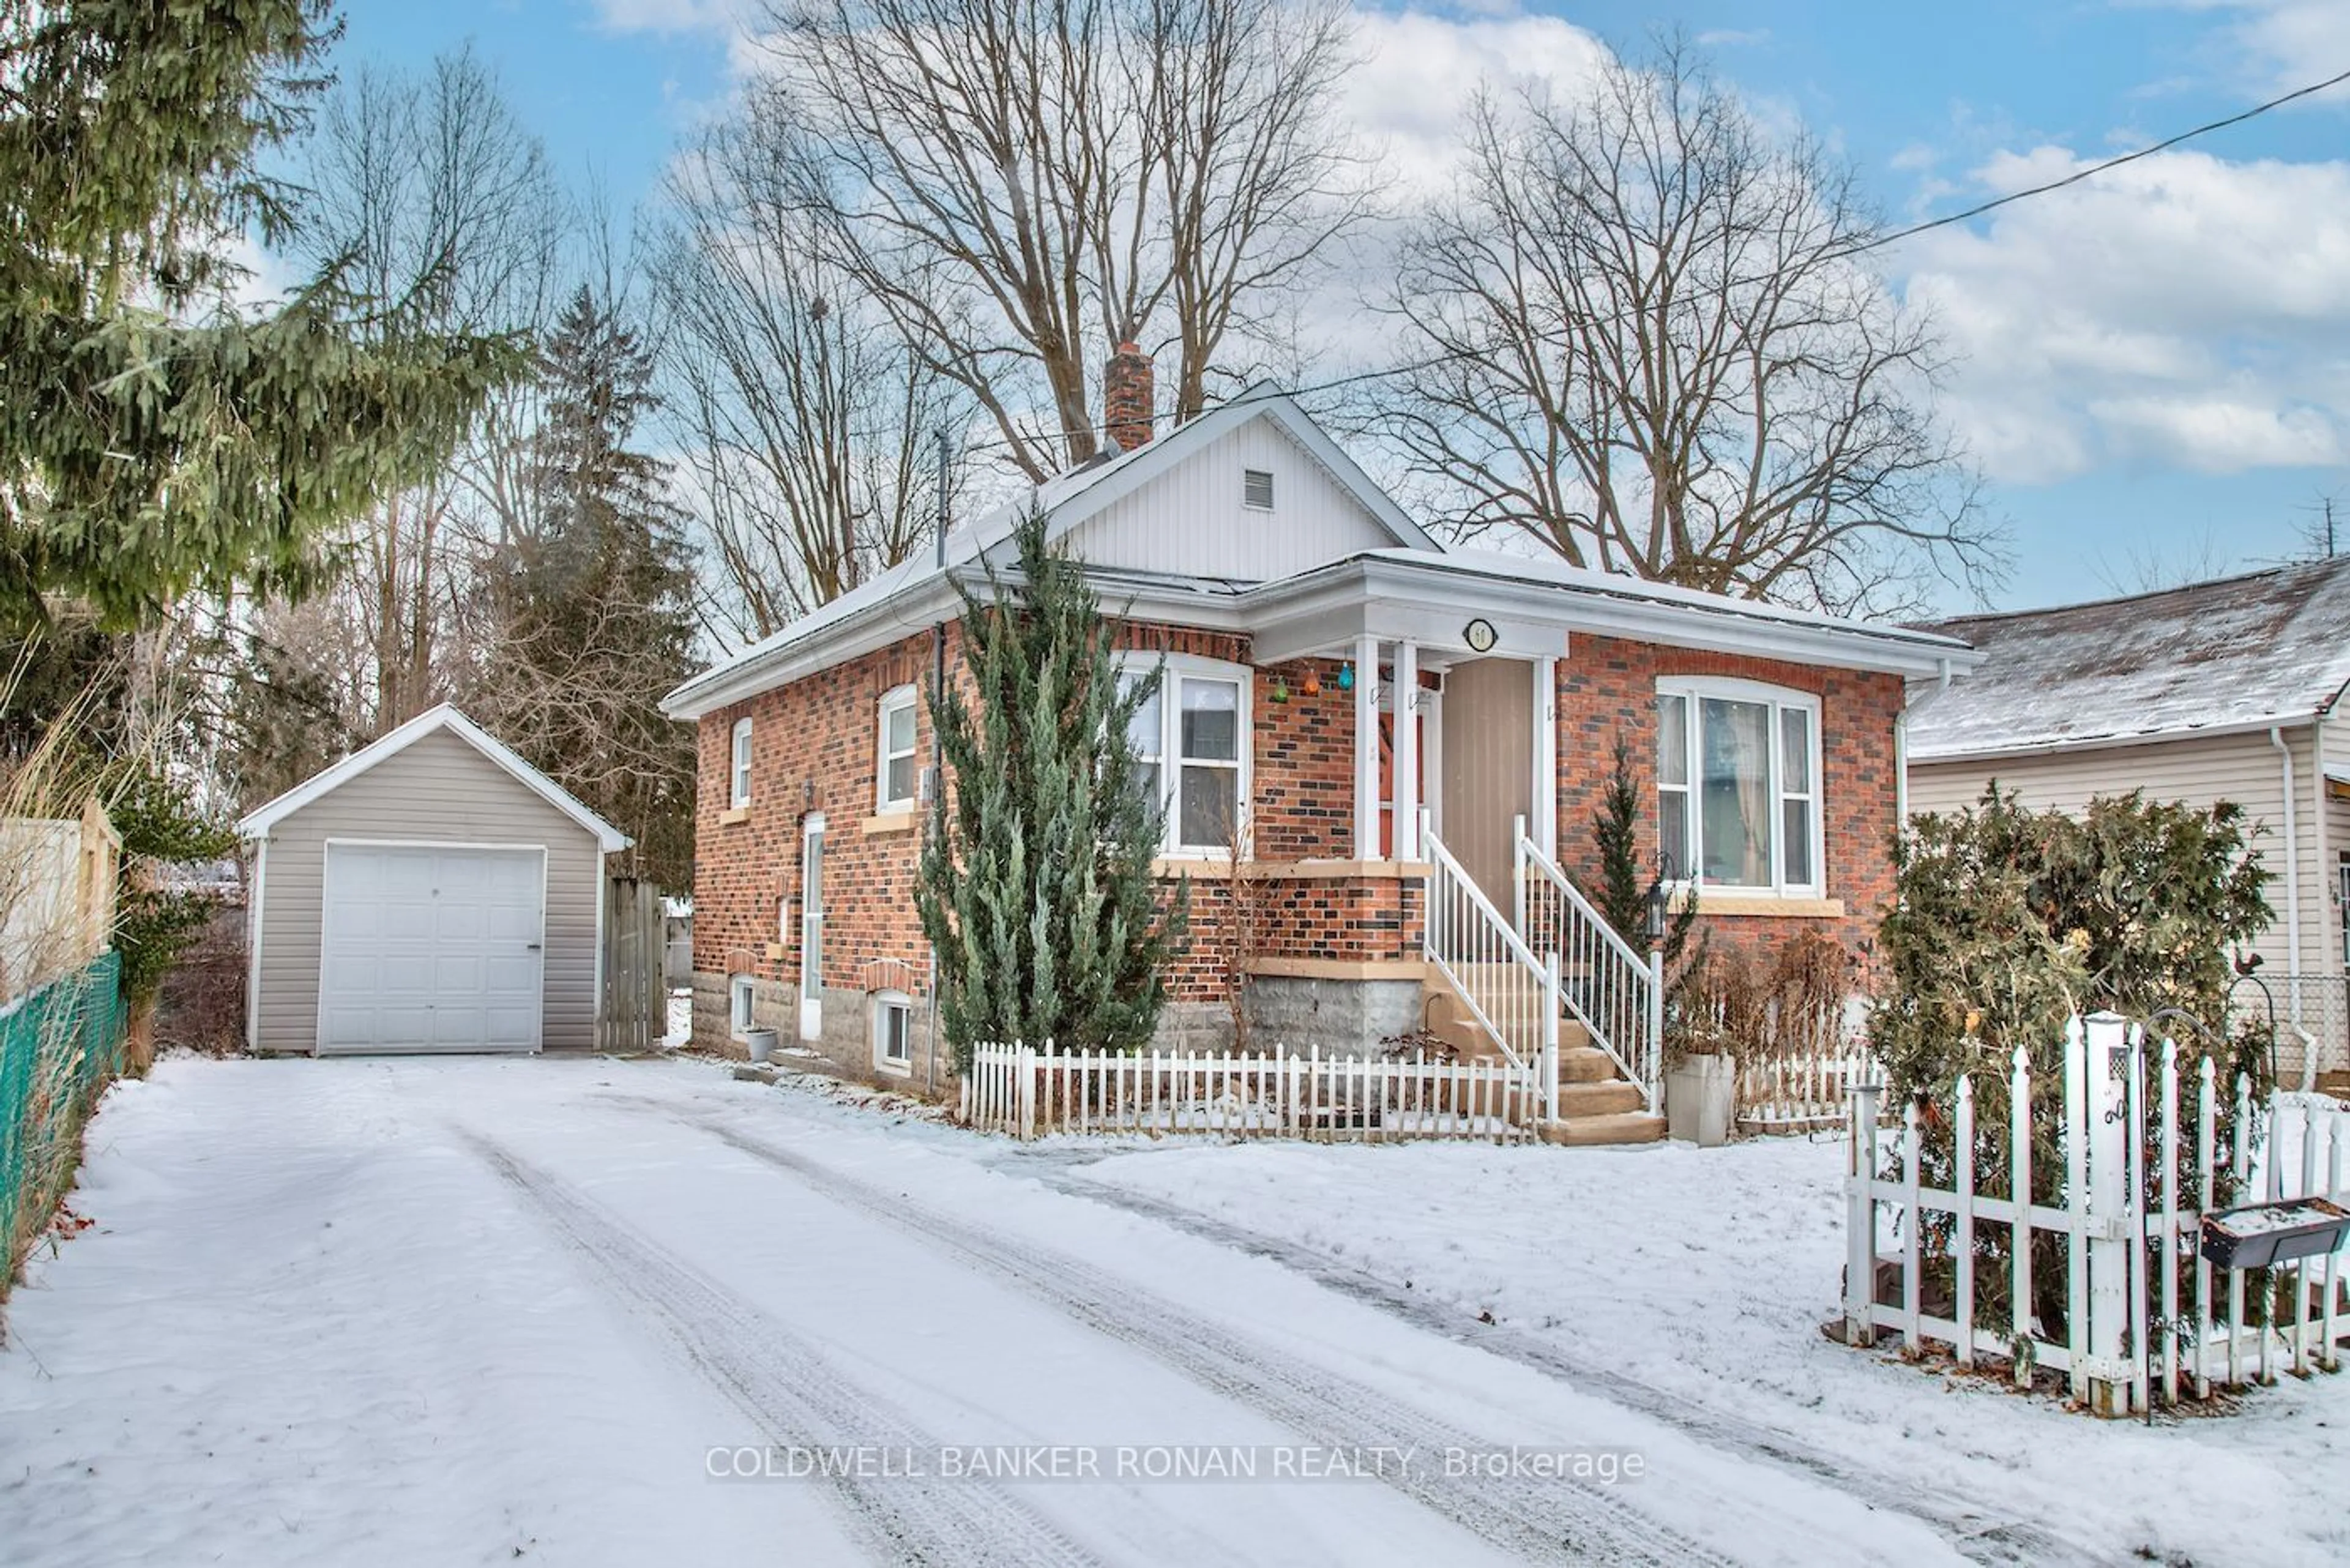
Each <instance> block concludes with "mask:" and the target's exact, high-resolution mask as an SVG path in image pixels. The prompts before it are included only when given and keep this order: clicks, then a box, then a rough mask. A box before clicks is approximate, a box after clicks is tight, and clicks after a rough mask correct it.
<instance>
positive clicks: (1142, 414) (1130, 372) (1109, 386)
mask: <svg viewBox="0 0 2350 1568" xmlns="http://www.w3.org/2000/svg"><path fill="white" fill-rule="evenodd" d="M1156 379H1157V378H1156V376H1155V374H1154V373H1153V371H1152V369H1151V365H1150V356H1149V355H1148V354H1145V353H1144V352H1143V351H1142V349H1141V348H1139V346H1138V345H1136V344H1133V343H1121V344H1119V345H1118V352H1117V353H1115V354H1112V355H1111V356H1110V357H1109V364H1108V366H1107V368H1106V369H1105V370H1104V372H1103V375H1102V413H1103V420H1102V422H1103V423H1104V424H1105V425H1107V426H1108V427H1109V439H1110V440H1112V441H1116V442H1117V443H1118V450H1119V451H1120V452H1132V451H1133V450H1134V449H1135V448H1136V447H1139V446H1140V445H1142V444H1143V443H1145V442H1146V441H1149V439H1150V438H1151V436H1152V434H1153V433H1155V432H1154V431H1153V430H1152V428H1151V419H1150V404H1151V399H1152V396H1153V394H1154V393H1155V392H1156V391H1157V387H1156V386H1155V384H1154V383H1155V381H1156Z"/></svg>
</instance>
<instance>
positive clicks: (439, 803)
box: [253, 730, 603, 1052]
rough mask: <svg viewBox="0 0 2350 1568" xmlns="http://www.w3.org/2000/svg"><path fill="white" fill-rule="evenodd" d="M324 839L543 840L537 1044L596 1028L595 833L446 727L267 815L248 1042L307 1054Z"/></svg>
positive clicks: (579, 1037) (563, 1044) (571, 1042)
mask: <svg viewBox="0 0 2350 1568" xmlns="http://www.w3.org/2000/svg"><path fill="white" fill-rule="evenodd" d="M329 838H335V839H343V838H372V839H396V840H412V841H418V842H431V843H436V844H516V845H526V844H543V845H545V846H546V1031H545V1033H544V1035H543V1037H542V1038H543V1041H544V1044H545V1047H546V1049H548V1050H551V1051H553V1050H565V1049H572V1050H586V1049H587V1048H589V1047H590V1046H592V1045H593V1044H595V1036H596V910H597V905H598V899H599V898H601V896H602V882H603V854H602V851H601V849H600V847H599V846H598V844H597V842H596V839H595V836H593V835H592V834H590V833H588V832H587V830H586V829H585V828H583V827H581V826H579V825H578V824H577V823H576V822H574V821H573V820H572V819H571V818H569V817H568V816H566V815H564V814H563V813H561V812H559V811H557V810H556V809H555V807H553V806H552V805H548V804H547V803H546V801H544V800H542V799H541V798H539V796H538V795H536V794H533V793H532V792H531V791H530V790H529V789H528V788H526V787H525V786H524V785H523V784H521V783H520V782H519V781H518V780H516V779H515V777H514V775H513V774H509V773H507V772H506V771H505V770H504V768H502V767H500V766H498V764H497V763H494V762H492V761H491V760H490V759H489V758H487V757H485V756H484V755H483V754H482V753H480V752H478V751H475V750H474V749H473V746H472V745H471V744H470V743H468V742H466V741H465V740H463V738H462V737H460V736H458V735H456V734H453V733H452V732H449V731H447V730H442V731H438V732H434V733H432V734H428V735H425V736H423V737H422V738H421V739H420V740H418V741H416V742H413V743H412V744H411V745H409V746H407V747H405V748H404V749H402V750H401V751H400V752H398V753H394V754H393V755H391V756H390V757H387V758H386V759H384V760H383V761H382V762H380V763H377V764H376V765H375V766H374V767H372V768H369V770H368V771H367V772H365V773H363V774H359V776H358V777H356V778H354V779H352V780H350V781H349V782H348V783H347V784H344V785H343V786H342V787H341V788H339V789H337V790H333V791H330V792H329V793H328V794H324V795H321V796H320V797H319V798H318V799H317V800H315V801H312V802H311V803H310V804H309V805H306V806H304V807H303V808H302V809H301V810H299V811H296V812H295V813H294V814H293V815H289V816H287V817H286V818H285V820H283V821H281V822H279V823H278V824H277V826H276V827H275V828H274V829H272V830H271V832H270V835H269V842H268V848H267V851H266V858H265V861H264V862H263V865H262V872H261V919H260V926H261V952H260V980H259V985H258V988H257V995H256V997H255V1008H254V1042H253V1043H254V1046H255V1049H256V1050H262V1051H293V1052H309V1051H314V1050H316V1049H317V1042H318V915H319V903H320V899H321V898H322V897H323V894H324V888H323V886H322V883H323V878H324V870H325V864H326V845H327V840H328V839H329Z"/></svg>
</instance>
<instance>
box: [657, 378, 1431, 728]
mask: <svg viewBox="0 0 2350 1568" xmlns="http://www.w3.org/2000/svg"><path fill="white" fill-rule="evenodd" d="M1258 418H1265V419H1270V420H1272V421H1274V422H1275V423H1276V424H1277V425H1279V426H1280V427H1281V429H1282V430H1283V431H1284V433H1285V434H1287V435H1288V436H1289V437H1290V438H1291V439H1292V440H1294V441H1296V442H1297V443H1298V444H1299V446H1300V447H1302V448H1303V449H1304V450H1305V452H1306V455H1307V456H1308V457H1310V458H1312V459H1313V460H1314V461H1315V462H1319V463H1321V464H1322V465H1323V467H1324V468H1325V469H1326V470H1327V471H1328V472H1330V473H1331V474H1332V476H1333V477H1334V478H1336V480H1337V481H1338V483H1340V484H1341V485H1343V486H1345V487H1346V488H1347V489H1348V490H1350V491H1352V492H1354V493H1355V494H1356V495H1357V498H1358V499H1360V500H1361V501H1362V502H1363V504H1365V505H1366V506H1367V508H1369V509H1370V511H1371V512H1372V513H1373V514H1375V515H1377V516H1378V518H1379V519H1380V521H1381V522H1382V523H1384V524H1386V525H1387V527H1388V531H1389V534H1390V535H1391V536H1393V537H1398V538H1403V539H1408V540H1411V541H1415V542H1416V543H1418V544H1419V545H1424V546H1426V547H1427V548H1428V549H1431V550H1433V549H1438V548H1440V546H1439V545H1436V544H1435V543H1434V542H1433V541H1432V540H1430V539H1429V537H1428V535H1425V534H1424V533H1422V532H1421V531H1420V529H1419V525H1418V524H1415V523H1413V522H1412V521H1411V520H1410V518H1409V517H1408V516H1406V515H1405V514H1404V513H1403V512H1402V510H1401V509H1400V508H1399V507H1398V506H1397V505H1396V504H1395V503H1394V501H1393V500H1391V499H1390V498H1389V497H1388V495H1386V493H1383V492H1381V491H1379V490H1378V486H1377V485H1376V484H1375V483H1372V481H1371V480H1370V478H1369V476H1368V475H1367V474H1365V473H1364V472H1362V471H1361V469H1359V468H1357V467H1356V466H1355V464H1354V462H1352V460H1350V459H1349V458H1348V457H1347V455H1346V453H1345V452H1343V451H1342V450H1341V449H1340V448H1339V447H1338V446H1337V445H1336V443H1335V442H1333V441H1331V440H1330V438H1329V437H1328V435H1327V434H1326V433H1325V432H1324V431H1322V429H1321V427H1319V426H1318V425H1316V424H1315V422H1314V421H1313V420H1312V418H1311V417H1310V416H1308V415H1307V414H1306V413H1305V410H1303V409H1301V408H1299V407H1298V406H1297V404H1296V402H1295V400H1292V399H1291V398H1290V397H1288V396H1287V395H1286V394H1284V393H1282V392H1280V391H1278V390H1277V389H1274V388H1273V387H1272V386H1271V385H1269V384H1265V383H1260V384H1258V385H1256V386H1253V387H1251V388H1250V389H1247V390H1246V391H1244V392H1243V394H1242V395H1241V396H1240V397H1238V398H1236V399H1234V400H1232V402H1230V403H1227V404H1224V405H1223V406H1222V407H1221V408H1218V409H1213V410H1209V412H1207V413H1206V414H1203V415H1201V417H1200V418H1198V419H1195V420H1192V421H1189V422H1187V423H1185V424H1181V425H1179V426H1177V427H1176V428H1175V429H1174V430H1172V431H1169V432H1168V433H1167V434H1165V435H1163V436H1161V437H1159V439H1158V440H1156V441H1149V442H1146V443H1145V444H1143V445H1141V446H1138V447H1135V448H1133V449H1132V450H1130V451H1128V452H1117V453H1114V454H1110V455H1106V456H1099V457H1096V458H1094V459H1093V460H1092V461H1090V462H1083V463H1079V464H1078V465H1077V466H1076V467H1075V468H1072V469H1069V470H1067V471H1066V472H1061V473H1057V474H1055V475H1054V476H1053V477H1052V478H1050V479H1048V480H1046V481H1045V482H1044V483H1042V484H1038V485H1035V486H1033V487H1032V488H1031V489H1029V490H1028V491H1027V492H1026V493H1024V494H1021V495H1018V496H1015V497H1014V499H1012V500H1010V501H1007V502H1005V503H1004V504H1002V505H1000V506H998V507H996V508H995V509H994V510H993V511H992V512H989V513H986V514H983V515H982V516H980V517H978V518H976V519H974V520H973V521H972V522H971V523H968V524H964V525H962V527H959V528H952V529H950V530H949V531H948V533H947V540H946V552H945V555H946V565H945V567H944V569H943V570H941V567H940V566H939V565H938V562H937V558H936V555H935V553H934V551H933V550H924V551H920V552H918V553H917V554H916V555H915V556H912V557H911V558H910V559H908V560H905V561H902V562H900V563H899V564H898V565H897V566H892V567H890V568H889V570H887V571H885V572H882V573H880V574H879V575H878V576H873V577H870V578H868V579H867V580H866V581H865V582H863V583H861V584H859V585H858V587H854V588H852V589H850V590H849V591H848V592H847V593H845V594H843V595H841V596H840V597H838V598H836V599H833V600H831V601H829V602H828V603H827V604H825V605H823V606H821V607H818V608H816V609H815V610H813V611H811V612H809V613H808V614H806V615H805V616H802V617H801V618H799V619H797V620H795V621H794V622H792V623H791V624H790V625H789V626H787V627H785V628H783V629H782V630H780V631H778V632H776V633H775V634H774V635H773V636H771V637H768V638H765V639H762V640H761V641H758V642H754V643H753V644H752V645H751V646H749V647H748V648H745V649H743V650H742V651H741V652H739V653H736V654H734V655H733V656H732V657H730V658H727V659H721V660H719V661H718V662H717V663H716V664H714V665H712V667H711V668H710V669H708V670H703V671H702V673H701V674H699V675H696V676H695V677H693V678H692V679H691V680H688V681H686V682H685V683H684V684H683V685H681V686H680V687H679V688H678V689H677V690H676V691H672V692H671V693H670V694H669V695H668V697H666V698H664V699H663V700H662V707H663V710H664V711H668V712H670V713H671V715H672V716H687V717H690V716H693V715H694V714H695V713H696V712H698V711H701V710H702V709H704V708H706V707H708V706H710V705H712V696H713V695H714V694H718V693H721V692H723V693H725V695H724V696H723V697H722V698H720V701H733V700H734V699H735V698H736V697H738V696H739V695H741V693H740V692H737V691H735V690H734V689H735V688H736V687H737V686H739V685H740V684H742V683H743V681H744V680H751V679H754V678H755V676H756V673H757V671H759V670H761V669H762V668H763V667H764V666H768V665H774V664H780V663H782V662H784V661H785V657H786V656H788V655H789V654H791V653H792V652H793V651H794V650H797V649H806V648H807V647H808V646H810V645H811V644H813V643H815V642H816V641H818V640H819V639H822V638H824V637H825V636H826V635H827V634H828V633H830V632H831V631H833V630H834V629H835V628H839V627H841V626H843V625H844V624H846V623H847V622H850V621H853V620H855V619H857V618H859V617H860V616H864V615H867V614H868V613H873V612H878V611H879V610H880V609H881V607H884V606H886V605H889V604H890V603H891V602H893V601H895V600H898V599H900V598H904V597H910V596H912V595H914V594H917V593H919V592H920V591H921V590H922V589H924V588H925V587H931V586H932V585H934V584H936V582H937V581H938V579H939V578H940V577H941V576H948V575H951V574H953V573H956V572H958V571H961V570H962V569H964V568H967V567H970V566H976V565H978V564H979V563H980V562H982V561H983V560H984V559H986V558H987V557H988V556H989V555H990V553H991V552H993V551H995V550H996V548H997V546H999V545H1003V543H1004V542H1005V541H1007V540H1009V539H1010V538H1011V537H1012V535H1013V534H1014V531H1015V529H1016V528H1017V527H1018V524H1019V522H1020V519H1021V518H1023V517H1024V516H1026V515H1027V514H1029V513H1030V512H1031V511H1032V510H1034V511H1040V512H1043V513H1045V514H1047V515H1049V516H1052V517H1053V519H1054V530H1053V531H1054V534H1055V536H1057V535H1060V534H1061V533H1062V532H1064V531H1065V530H1066V527H1068V526H1071V525H1074V524H1075V523H1076V522H1078V521H1080V520H1082V516H1083V515H1084V514H1086V513H1087V512H1088V511H1090V510H1091V507H1090V506H1087V507H1084V508H1071V506H1070V504H1071V503H1072V502H1075V501H1076V500H1078V499H1079V498H1080V497H1084V496H1087V493H1089V492H1096V491H1107V492H1108V493H1115V492H1116V489H1117V487H1116V486H1114V485H1112V484H1111V483H1110V482H1111V481H1113V480H1118V479H1123V478H1131V479H1133V480H1134V481H1135V482H1136V483H1141V482H1142V481H1144V480H1145V479H1147V477H1148V474H1149V471H1150V470H1153V469H1157V468H1160V467H1165V466H1170V465H1172V464H1173V463H1175V462H1180V461H1181V460H1182V459H1183V458H1184V457H1185V456H1186V455H1188V454H1189V453H1190V452H1192V451H1193V450H1194V449H1195V448H1200V447H1204V446H1206V445H1208V444H1209V443H1210V442H1212V441H1215V440H1216V439H1217V438H1218V437H1220V436H1222V435H1223V434H1224V433H1225V432H1226V431H1231V430H1232V429H1235V428H1237V427H1238V426H1240V425H1242V424H1244V423H1246V422H1247V421H1250V420H1253V419H1258ZM1137 471H1139V472H1137ZM909 629H912V628H909Z"/></svg>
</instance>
